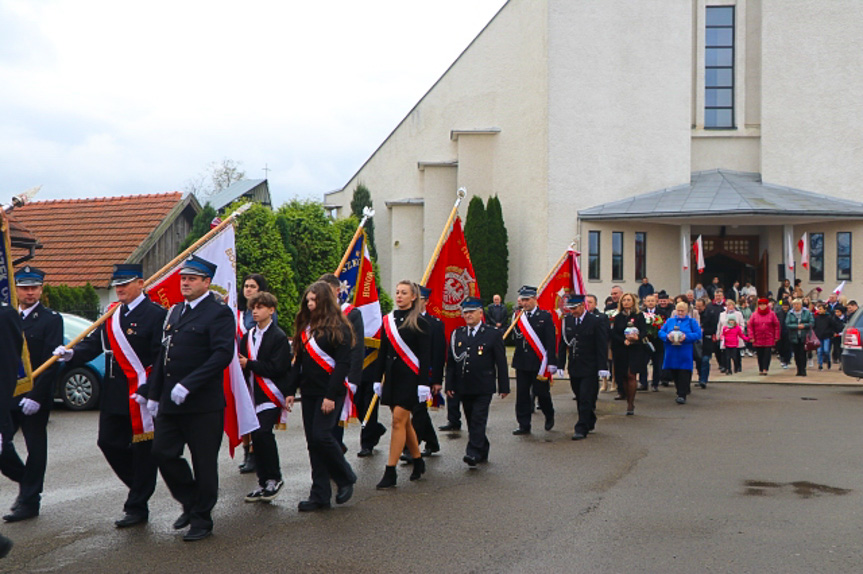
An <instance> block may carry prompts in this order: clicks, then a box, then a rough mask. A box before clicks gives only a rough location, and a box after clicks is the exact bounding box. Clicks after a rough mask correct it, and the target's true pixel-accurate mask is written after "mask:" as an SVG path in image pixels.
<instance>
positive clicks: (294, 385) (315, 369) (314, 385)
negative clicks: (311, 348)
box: [287, 326, 351, 401]
mask: <svg viewBox="0 0 863 574" xmlns="http://www.w3.org/2000/svg"><path fill="white" fill-rule="evenodd" d="M315 341H316V342H317V344H318V346H319V347H320V348H321V350H322V351H323V352H324V353H326V354H327V355H329V356H330V357H332V359H333V360H334V361H335V363H336V364H335V367H334V368H333V372H332V373H328V372H327V371H326V369H324V368H323V367H322V366H320V365H319V364H318V363H317V362H315V360H314V359H313V358H312V356H311V355H310V354H309V353H308V352H307V351H306V349H305V346H304V345H300V348H299V349H295V351H296V357H295V358H294V364H293V367H291V378H290V382H289V383H288V391H287V395H288V396H293V395H294V394H296V392H297V389H300V390H301V391H303V396H304V397H325V398H327V399H330V400H331V401H334V400H336V399H337V398H339V397H343V396H345V394H346V393H347V389H346V388H345V378H346V377H347V376H348V372H349V371H350V368H351V328H350V327H348V326H343V327H342V340H341V342H337V341H335V340H333V338H332V337H330V336H329V335H327V334H317V335H315Z"/></svg>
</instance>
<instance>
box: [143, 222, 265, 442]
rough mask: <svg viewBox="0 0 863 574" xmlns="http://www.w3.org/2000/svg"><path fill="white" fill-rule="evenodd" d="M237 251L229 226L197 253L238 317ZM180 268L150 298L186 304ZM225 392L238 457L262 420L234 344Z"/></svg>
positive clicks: (229, 428) (231, 439) (214, 285)
mask: <svg viewBox="0 0 863 574" xmlns="http://www.w3.org/2000/svg"><path fill="white" fill-rule="evenodd" d="M236 254H237V248H236V244H235V241H234V226H233V225H228V226H227V227H225V229H223V230H222V231H220V232H219V233H218V234H217V235H216V236H215V237H213V238H212V239H211V240H209V241H208V242H207V243H205V244H204V245H202V246H201V247H200V248H198V249H197V250H196V251H195V255H198V256H199V257H202V258H204V259H206V260H207V261H210V262H212V263H215V264H216V265H217V268H216V275H215V277H213V280H212V281H211V282H210V291H214V292H216V293H218V294H219V296H220V297H222V298H223V299H224V301H225V303H226V304H227V305H228V306H229V307H230V308H231V310H232V311H233V314H234V316H235V317H236V316H237V272H236V269H235V267H234V262H235V261H236ZM180 265H182V263H181V264H178V265H177V266H176V267H175V268H174V269H172V270H171V271H169V272H168V273H167V274H166V275H165V276H164V277H163V278H162V279H160V280H159V281H158V282H156V283H154V284H153V285H151V286H150V287H148V288H147V296H148V297H149V298H150V299H152V300H153V301H155V302H156V303H159V304H160V305H162V306H164V307H170V306H171V305H174V304H175V303H179V302H181V301H183V295H182V293H180ZM223 384H224V390H225V402H226V403H227V406H226V407H225V434H226V435H228V449H229V451H230V453H231V456H234V449H235V448H236V447H237V445H239V444H240V442H241V440H240V437H241V436H243V435H245V434H249V433H250V432H252V431H253V430H256V429H258V427H259V425H258V417H257V415H256V414H255V405H254V404H253V403H252V395H251V393H250V392H249V387H248V386H247V385H246V381H245V380H244V377H243V369H242V368H241V367H240V361H239V359H238V357H237V347H236V344H235V345H234V358H233V360H232V361H231V364H230V365H228V368H226V369H225V373H224V379H223Z"/></svg>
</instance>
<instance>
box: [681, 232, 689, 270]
mask: <svg viewBox="0 0 863 574" xmlns="http://www.w3.org/2000/svg"><path fill="white" fill-rule="evenodd" d="M681 243H682V245H681V246H680V247H681V248H682V250H683V257H682V258H681V259H682V261H683V270H684V271H686V270H687V269H689V240H688V239H687V238H686V235H684V236H683V237H682V238H681Z"/></svg>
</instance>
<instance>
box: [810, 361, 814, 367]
mask: <svg viewBox="0 0 863 574" xmlns="http://www.w3.org/2000/svg"><path fill="white" fill-rule="evenodd" d="M814 366H815V365H813V364H812V361H809V368H810V369H811V368H812V367H814Z"/></svg>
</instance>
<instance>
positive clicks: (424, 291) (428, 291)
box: [420, 285, 432, 299]
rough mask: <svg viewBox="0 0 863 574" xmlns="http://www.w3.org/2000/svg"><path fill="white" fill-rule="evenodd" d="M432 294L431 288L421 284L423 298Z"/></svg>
mask: <svg viewBox="0 0 863 574" xmlns="http://www.w3.org/2000/svg"><path fill="white" fill-rule="evenodd" d="M431 294H432V290H431V289H429V288H428V287H425V286H424V285H420V297H422V298H423V299H428V298H429V295H431Z"/></svg>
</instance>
